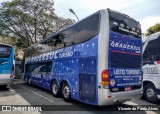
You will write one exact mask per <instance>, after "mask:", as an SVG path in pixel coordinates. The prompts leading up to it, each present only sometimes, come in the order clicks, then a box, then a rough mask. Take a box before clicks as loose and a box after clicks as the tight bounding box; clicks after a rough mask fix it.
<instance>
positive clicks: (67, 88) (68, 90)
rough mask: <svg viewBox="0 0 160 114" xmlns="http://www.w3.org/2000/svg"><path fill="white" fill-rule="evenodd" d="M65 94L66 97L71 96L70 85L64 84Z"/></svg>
mask: <svg viewBox="0 0 160 114" xmlns="http://www.w3.org/2000/svg"><path fill="white" fill-rule="evenodd" d="M63 95H64V97H65V98H69V96H70V89H69V86H64V88H63Z"/></svg>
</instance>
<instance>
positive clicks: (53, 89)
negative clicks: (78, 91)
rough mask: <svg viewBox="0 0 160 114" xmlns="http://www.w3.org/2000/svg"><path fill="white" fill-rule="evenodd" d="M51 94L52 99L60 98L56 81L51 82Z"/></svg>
mask: <svg viewBox="0 0 160 114" xmlns="http://www.w3.org/2000/svg"><path fill="white" fill-rule="evenodd" d="M51 92H52V95H53V96H54V97H59V96H60V88H59V87H58V84H57V82H56V81H53V82H52V85H51Z"/></svg>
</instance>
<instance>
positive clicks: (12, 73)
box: [10, 65, 14, 78]
mask: <svg viewBox="0 0 160 114" xmlns="http://www.w3.org/2000/svg"><path fill="white" fill-rule="evenodd" d="M10 78H14V65H12V71H11V75H10Z"/></svg>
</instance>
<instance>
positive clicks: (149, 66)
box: [143, 32, 160, 103]
mask: <svg viewBox="0 0 160 114" xmlns="http://www.w3.org/2000/svg"><path fill="white" fill-rule="evenodd" d="M143 72H144V75H143V84H144V94H143V96H144V98H145V99H146V100H147V101H149V102H152V103H157V102H158V99H160V32H157V33H155V34H152V35H150V36H148V37H146V38H145V39H144V41H143Z"/></svg>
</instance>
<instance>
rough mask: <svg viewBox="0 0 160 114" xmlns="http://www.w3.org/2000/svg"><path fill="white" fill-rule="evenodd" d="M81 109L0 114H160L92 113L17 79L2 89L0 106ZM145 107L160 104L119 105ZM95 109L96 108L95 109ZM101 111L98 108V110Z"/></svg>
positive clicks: (145, 113)
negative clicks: (76, 107)
mask: <svg viewBox="0 0 160 114" xmlns="http://www.w3.org/2000/svg"><path fill="white" fill-rule="evenodd" d="M77 104H78V106H79V105H80V106H79V107H80V108H82V109H83V108H84V109H85V110H84V111H63V110H62V111H52V112H51V111H43V112H32V111H31V112H0V114H63V113H65V114H72V113H73V114H84V113H85V114H99V113H101V114H106V113H108V114H117V113H120V114H121V113H126V114H128V113H129V114H135V113H136V114H138V113H139V114H159V113H160V112H156V111H91V110H90V109H89V108H87V107H85V104H83V103H80V102H76V101H73V102H65V101H64V100H63V99H62V98H61V97H60V98H55V97H53V96H52V95H51V93H50V91H47V90H45V89H42V88H39V87H36V86H29V85H27V84H25V82H24V81H23V80H20V79H16V80H15V81H14V84H13V85H11V86H10V87H9V88H3V89H2V88H1V89H0V105H42V106H44V105H48V106H50V105H51V106H54V105H60V106H62V105H63V106H68V105H71V106H74V105H77ZM133 105H137V106H144V105H151V106H155V105H158V106H159V104H152V103H149V102H147V101H145V100H143V99H139V100H132V101H127V102H125V103H123V104H122V105H119V106H120V107H123V106H133ZM114 106H115V105H113V106H106V108H113V107H114ZM93 108H94V107H93ZM98 109H100V108H98V107H97V110H98Z"/></svg>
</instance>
